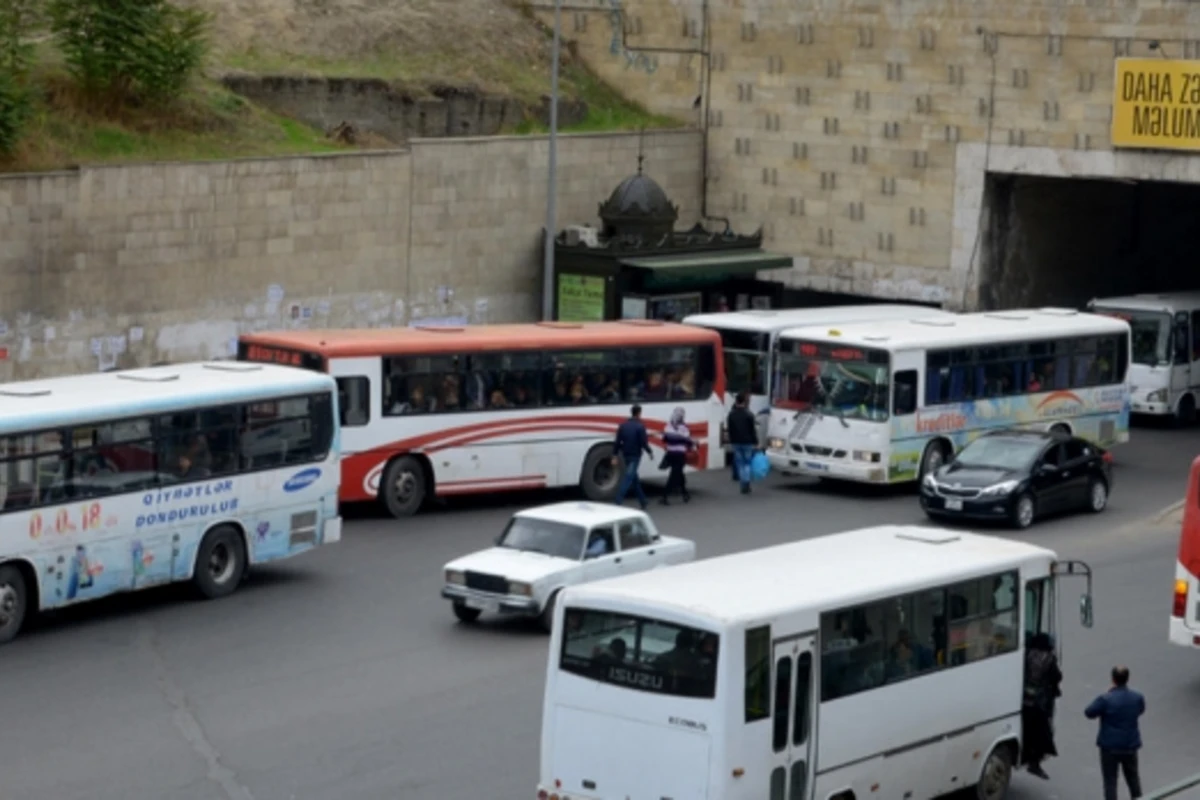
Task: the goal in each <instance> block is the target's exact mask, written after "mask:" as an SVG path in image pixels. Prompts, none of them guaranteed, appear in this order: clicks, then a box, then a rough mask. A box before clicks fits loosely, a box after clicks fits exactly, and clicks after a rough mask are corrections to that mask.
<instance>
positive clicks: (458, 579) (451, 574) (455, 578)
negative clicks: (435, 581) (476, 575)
mask: <svg viewBox="0 0 1200 800" xmlns="http://www.w3.org/2000/svg"><path fill="white" fill-rule="evenodd" d="M466 582H467V578H466V576H465V575H463V574H462V573H461V572H459V571H458V570H456V569H448V570H446V583H456V584H458V585H459V586H463V585H465V584H466Z"/></svg>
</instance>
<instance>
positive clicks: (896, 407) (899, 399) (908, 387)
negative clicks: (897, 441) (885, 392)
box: [892, 369, 917, 417]
mask: <svg viewBox="0 0 1200 800" xmlns="http://www.w3.org/2000/svg"><path fill="white" fill-rule="evenodd" d="M894 384H895V390H894V391H895V395H894V398H893V400H892V414H894V415H895V416H897V417H903V416H906V415H908V414H912V413H913V412H915V411H916V410H917V371H916V370H915V369H906V370H904V371H903V372H897V373H896V378H895V381H894Z"/></svg>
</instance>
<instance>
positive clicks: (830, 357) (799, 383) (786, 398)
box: [771, 339, 890, 421]
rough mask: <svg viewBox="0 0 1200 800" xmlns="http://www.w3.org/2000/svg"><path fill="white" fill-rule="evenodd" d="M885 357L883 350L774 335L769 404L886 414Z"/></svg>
mask: <svg viewBox="0 0 1200 800" xmlns="http://www.w3.org/2000/svg"><path fill="white" fill-rule="evenodd" d="M888 362H889V359H888V354H887V352H886V351H884V350H872V349H865V348H859V347H843V346H840V345H830V344H825V343H820V344H818V343H815V342H803V341H796V340H788V339H783V340H780V343H779V347H778V349H777V351H776V359H775V380H774V391H773V392H772V398H771V404H772V405H774V406H776V407H777V408H787V409H795V410H797V411H819V412H825V413H829V414H835V415H837V416H839V417H842V418H851V419H854V418H856V419H867V420H880V421H882V420H886V419H887V418H888V396H889V394H890V384H889V377H888V376H889V369H888Z"/></svg>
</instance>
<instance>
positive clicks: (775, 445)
mask: <svg viewBox="0 0 1200 800" xmlns="http://www.w3.org/2000/svg"><path fill="white" fill-rule="evenodd" d="M785 444H787V443H786V442H785V441H783V439H772V440H771V441H769V442H767V446H768V447H770V448H771V449H772V450H782V449H783V447H784V445H785Z"/></svg>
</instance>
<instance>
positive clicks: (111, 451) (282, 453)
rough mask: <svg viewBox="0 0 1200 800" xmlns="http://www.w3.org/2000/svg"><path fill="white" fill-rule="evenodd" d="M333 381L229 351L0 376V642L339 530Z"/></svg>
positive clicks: (202, 588)
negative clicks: (36, 620)
mask: <svg viewBox="0 0 1200 800" xmlns="http://www.w3.org/2000/svg"><path fill="white" fill-rule="evenodd" d="M336 390H337V389H336V383H335V382H334V380H333V378H331V377H330V376H328V375H323V374H320V373H316V372H312V371H309V370H303V369H297V368H293V367H284V366H274V365H268V364H246V363H239V362H233V361H215V362H207V363H192V364H175V365H170V366H159V367H150V368H145V369H134V370H124V371H117V372H106V373H99V374H92V375H77V376H71V377H63V378H48V379H44V380H33V381H24V382H17V383H7V384H4V385H2V386H0V643H4V642H6V641H8V640H10V639H12V638H13V637H15V636H16V635H17V633H18V632H19V630H20V629H21V627H22V624H23V623H24V622H25V621H27V620H28V618H29V617H30V616H31V615H33V614H35V613H37V612H38V611H40V610H45V609H52V608H59V607H63V606H67V605H74V604H76V603H81V602H86V601H89V600H95V599H99V598H101V597H106V596H108V595H111V594H115V593H118V592H127V591H134V590H139V589H144V588H148V587H150V586H156V585H162V584H166V583H171V582H176V581H186V580H192V581H193V582H194V583H195V584H196V586H197V588H198V590H199V592H200V593H201V594H202V595H204V596H206V597H210V598H215V597H221V596H224V595H227V594H229V593H230V592H233V591H234V590H235V589H236V588H237V587H238V585H239V584H240V582H241V580H242V578H243V577H244V576H245V575H246V573H247V570H248V569H249V567H250V566H251V565H254V564H261V563H264V562H267V561H274V560H278V559H282V558H288V557H290V556H293V555H297V554H299V553H302V552H305V551H307V550H311V549H312V548H314V547H318V546H321V545H324V544H331V543H333V542H337V541H339V540H340V539H341V530H342V519H341V517H340V516H339V513H338V504H337V496H338V486H339V482H340V474H341V473H340V470H339V467H338V460H339V455H340V448H339V439H338V437H339V426H338V419H337V413H336V403H337V396H336Z"/></svg>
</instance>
